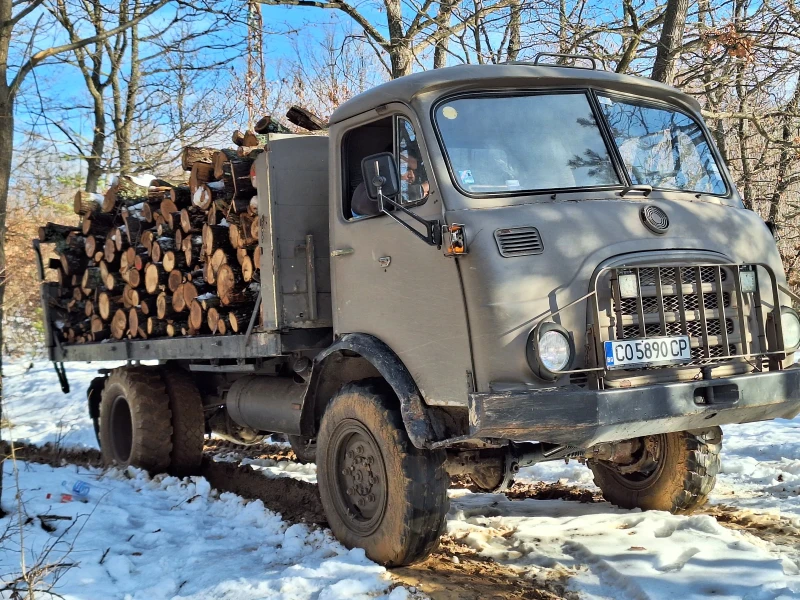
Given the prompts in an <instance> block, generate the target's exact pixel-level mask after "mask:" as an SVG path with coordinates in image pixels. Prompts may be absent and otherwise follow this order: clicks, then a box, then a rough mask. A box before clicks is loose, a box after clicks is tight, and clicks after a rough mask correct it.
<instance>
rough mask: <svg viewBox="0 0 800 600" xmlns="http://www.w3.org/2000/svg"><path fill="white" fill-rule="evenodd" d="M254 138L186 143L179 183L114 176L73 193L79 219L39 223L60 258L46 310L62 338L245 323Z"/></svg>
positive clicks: (250, 295)
mask: <svg viewBox="0 0 800 600" xmlns="http://www.w3.org/2000/svg"><path fill="white" fill-rule="evenodd" d="M267 125H269V123H268V124H267ZM266 131H270V129H266ZM262 137H263V136H262V135H259V134H252V133H248V134H241V133H240V132H237V133H236V134H235V135H234V141H236V142H238V144H239V148H238V149H236V150H216V149H212V148H194V147H189V148H185V149H184V151H183V154H182V166H183V169H184V171H186V172H187V173H188V181H187V182H175V181H170V180H167V179H158V178H152V177H141V176H135V177H124V176H123V177H119V178H118V179H117V180H116V182H115V183H113V185H111V187H110V188H109V189H108V191H106V193H105V194H103V195H99V194H91V193H87V192H78V193H76V194H75V201H74V208H75V212H76V213H77V214H78V215H80V224H79V226H77V227H74V226H67V225H59V224H55V223H48V224H47V225H45V226H44V227H40V228H39V240H40V241H41V242H42V243H53V244H55V248H54V249H55V253H56V255H57V256H58V258H52V259H50V261H49V267H50V268H51V269H53V270H54V271H55V273H56V278H57V281H58V290H59V293H58V295H57V297H54V298H52V299H51V302H50V313H51V315H53V316H54V319H53V323H54V326H55V328H56V330H57V332H58V335H59V336H60V338H61V341H62V342H64V343H85V342H100V341H103V340H107V339H115V340H120V339H123V338H136V339H147V338H154V337H161V336H170V337H174V336H187V335H196V334H218V335H224V334H230V333H244V332H245V331H246V330H247V328H248V326H249V324H250V320H251V318H252V317H253V313H254V311H255V309H256V299H257V296H258V292H259V264H260V262H261V261H260V256H261V254H260V253H261V250H260V247H259V244H258V238H259V224H258V202H257V198H256V191H255V188H254V186H253V181H252V178H251V167H252V164H253V160H254V158H255V156H256V155H257V154H258V153H259V152H261V149H260V147H262V146H263V144H264V140H263V139H262ZM256 318H257V317H256Z"/></svg>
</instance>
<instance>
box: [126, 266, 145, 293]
mask: <svg viewBox="0 0 800 600" xmlns="http://www.w3.org/2000/svg"><path fill="white" fill-rule="evenodd" d="M127 282H128V285H129V286H131V287H132V288H134V289H135V288H138V287H139V286H140V285H142V272H141V271H139V270H138V269H131V270H129V271H128V279H127Z"/></svg>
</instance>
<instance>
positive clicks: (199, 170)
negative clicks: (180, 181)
mask: <svg viewBox="0 0 800 600" xmlns="http://www.w3.org/2000/svg"><path fill="white" fill-rule="evenodd" d="M210 181H214V166H213V165H211V164H210V163H199V162H198V163H194V164H193V165H192V173H191V175H189V190H190V192H191V194H192V201H193V202H194V204H195V205H197V202H195V200H194V198H195V193H196V192H197V190H198V189H199V188H200V186H202V185H205V184H207V183H209V182H210Z"/></svg>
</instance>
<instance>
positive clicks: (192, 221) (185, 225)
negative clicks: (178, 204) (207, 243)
mask: <svg viewBox="0 0 800 600" xmlns="http://www.w3.org/2000/svg"><path fill="white" fill-rule="evenodd" d="M205 220H206V215H205V213H204V212H203V211H202V210H200V209H199V208H198V207H196V206H191V207H189V208H184V209H182V210H181V229H182V230H183V232H184V233H196V232H197V233H199V232H200V231H202V229H203V224H204V223H205Z"/></svg>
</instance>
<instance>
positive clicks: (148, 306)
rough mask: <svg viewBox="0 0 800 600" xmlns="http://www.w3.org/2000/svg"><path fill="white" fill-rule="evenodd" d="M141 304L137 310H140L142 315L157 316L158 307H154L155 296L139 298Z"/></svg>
mask: <svg viewBox="0 0 800 600" xmlns="http://www.w3.org/2000/svg"><path fill="white" fill-rule="evenodd" d="M140 300H141V304H139V308H141V309H142V314H144V315H148V316H153V315H155V314H157V312H158V307H157V306H156V301H157V298H156V296H146V297H144V298H141V299H140Z"/></svg>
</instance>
